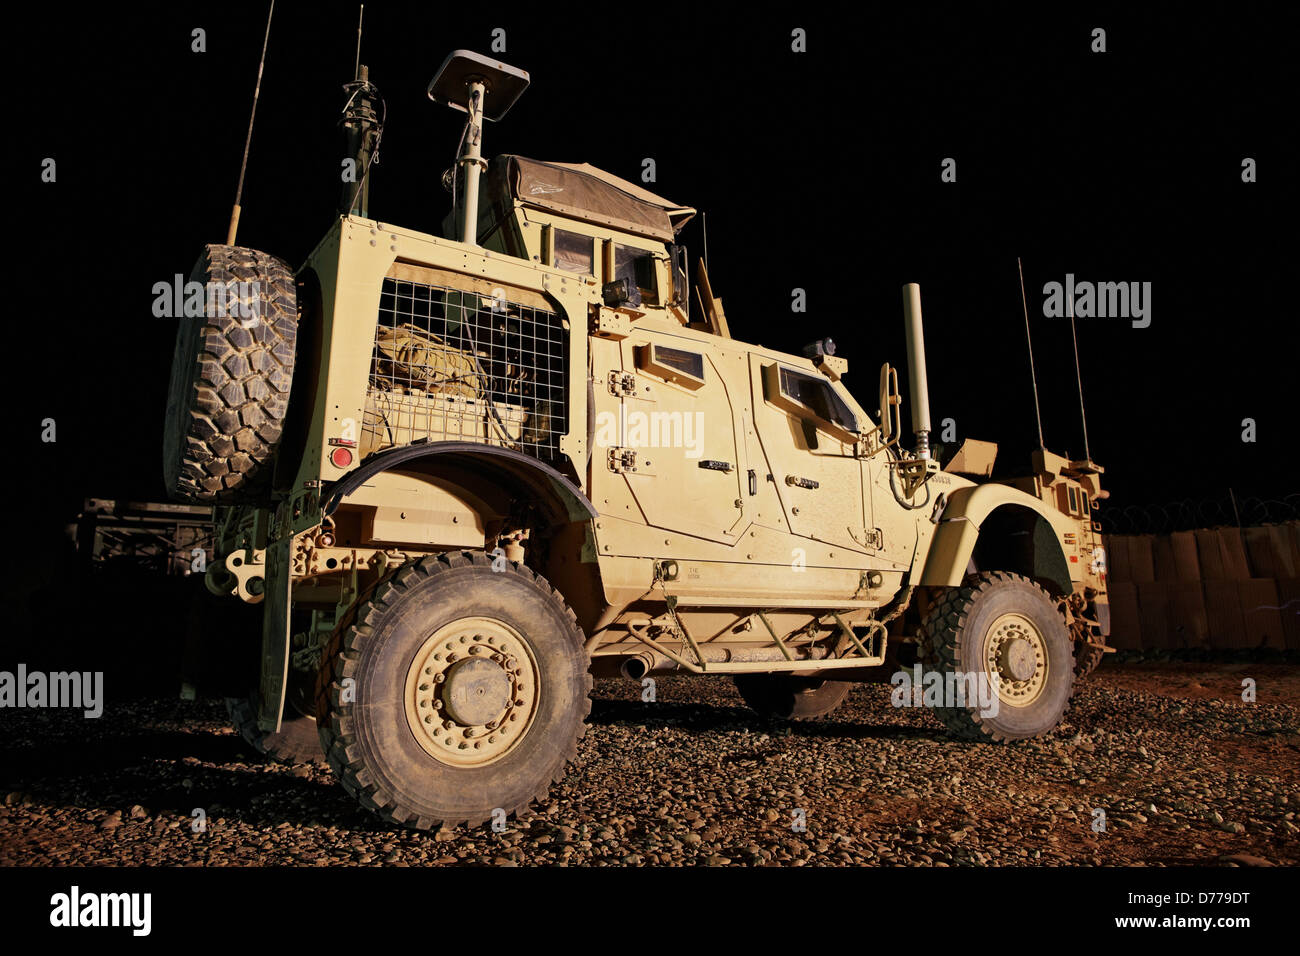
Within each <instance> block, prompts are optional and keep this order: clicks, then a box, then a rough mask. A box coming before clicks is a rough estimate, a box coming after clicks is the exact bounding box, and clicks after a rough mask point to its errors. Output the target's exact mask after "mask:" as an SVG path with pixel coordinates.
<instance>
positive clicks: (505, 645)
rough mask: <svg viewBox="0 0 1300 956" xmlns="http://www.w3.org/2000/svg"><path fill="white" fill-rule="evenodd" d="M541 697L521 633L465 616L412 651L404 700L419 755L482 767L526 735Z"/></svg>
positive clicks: (493, 620) (534, 663)
mask: <svg viewBox="0 0 1300 956" xmlns="http://www.w3.org/2000/svg"><path fill="white" fill-rule="evenodd" d="M493 668H495V671H494V670H493ZM502 690H504V693H502V694H501V700H500V704H501V706H500V707H499V708H497V707H496V706H495V704H496V703H497V699H496V695H497V694H498V693H499V692H500V691H502ZM540 696H541V676H540V673H539V671H538V668H537V661H536V659H535V658H534V656H533V652H532V648H530V647H529V646H528V642H527V641H526V640H524V638H523V636H522V635H521V634H520V633H519V632H518V631H516V630H515V629H514V628H512V627H511V626H510V625H508V624H506V623H505V622H504V621H500V620H497V619H496V618H488V617H467V618H461V619H460V620H457V621H452V622H451V623H450V624H445V625H443V626H442V627H440V628H438V630H436V631H435V632H434V633H433V634H431V635H430V636H429V637H428V639H426V640H425V642H424V643H423V644H422V645H421V646H420V649H419V650H418V651H416V653H415V656H414V658H412V660H411V665H410V667H409V668H408V669H407V673H406V687H405V692H404V694H403V701H404V703H405V709H406V722H407V725H408V726H409V727H410V730H411V734H412V736H414V737H415V740H416V742H417V743H418V744H419V745H420V747H421V749H423V750H424V752H425V753H427V754H428V755H429V756H431V757H433V758H434V759H435V760H437V761H438V762H439V763H443V764H446V765H448V766H451V767H485V766H487V765H488V764H491V763H495V762H496V761H498V760H500V759H501V758H502V757H504V756H505V755H506V754H508V753H509V752H510V751H511V750H513V749H514V748H515V747H516V746H518V744H519V742H520V741H522V740H523V739H524V737H526V736H527V735H528V731H529V730H530V729H531V728H532V725H533V720H534V718H535V717H536V716H537V704H538V700H539V698H540Z"/></svg>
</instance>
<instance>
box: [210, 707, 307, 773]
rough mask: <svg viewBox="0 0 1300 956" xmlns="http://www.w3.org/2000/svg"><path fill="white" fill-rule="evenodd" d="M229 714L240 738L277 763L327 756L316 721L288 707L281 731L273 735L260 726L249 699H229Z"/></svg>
mask: <svg viewBox="0 0 1300 956" xmlns="http://www.w3.org/2000/svg"><path fill="white" fill-rule="evenodd" d="M226 713H227V714H229V715H230V722H231V724H233V725H234V728H235V729H236V730H237V731H239V736H241V737H243V738H244V741H245V742H246V743H247V744H248V745H249V746H250V747H252V748H253V749H254V750H256V751H257V752H258V753H259V754H262V755H263V756H265V757H269V758H271V759H272V760H274V761H276V762H277V763H286V764H296V763H310V762H311V761H313V760H321V759H323V758H324V756H325V754H324V752H323V751H322V750H321V746H320V735H319V734H318V733H317V732H316V721H315V719H313V718H311V717H304V716H303V715H302V714H300V713H298V712H297V711H295V710H294V709H293V708H292V707H290V706H288V705H287V704H286V705H285V708H284V714H283V716H282V717H281V719H280V729H279V730H278V731H276V732H274V733H270V732H268V731H265V730H262V729H261V728H259V727H258V726H257V709H256V708H255V707H254V706H253V702H252V700H251V699H250V698H248V697H227V698H226Z"/></svg>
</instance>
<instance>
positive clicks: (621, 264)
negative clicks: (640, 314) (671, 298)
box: [557, 244, 659, 305]
mask: <svg viewBox="0 0 1300 956" xmlns="http://www.w3.org/2000/svg"><path fill="white" fill-rule="evenodd" d="M557 255H558V253H557ZM619 279H627V280H628V281H629V284H633V283H634V284H635V285H636V287H637V288H638V289H640V290H641V301H642V302H644V303H646V304H647V305H658V304H659V290H658V288H656V282H655V256H654V253H653V252H648V251H647V250H645V249H633V248H631V247H630V246H620V245H617V244H616V245H615V246H614V280H613V281H615V282H617V281H618V280H619Z"/></svg>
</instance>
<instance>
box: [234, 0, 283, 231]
mask: <svg viewBox="0 0 1300 956" xmlns="http://www.w3.org/2000/svg"><path fill="white" fill-rule="evenodd" d="M274 13H275V0H271V9H270V10H268V11H267V14H266V36H264V37H263V38H262V59H260V60H259V61H258V63H257V84H256V85H255V86H254V87H253V111H252V112H251V113H249V114H248V137H247V138H246V139H245V140H244V161H243V162H241V163H240V164H239V185H238V186H236V187H235V205H234V207H233V208H232V209H231V210H230V226H229V228H227V230H226V245H228V246H233V245H234V244H235V234H236V233H238V232H239V212H240V207H239V204H240V202H241V201H242V200H243V198H244V170H246V169H247V168H248V148H249V146H251V145H252V143H253V120H254V119H255V118H256V117H257V97H258V95H259V94H260V93H261V92H262V67H264V66H265V65H266V44H267V42H268V41H269V40H270V39H271V16H272V15H273V14H274Z"/></svg>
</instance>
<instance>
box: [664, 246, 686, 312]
mask: <svg viewBox="0 0 1300 956" xmlns="http://www.w3.org/2000/svg"><path fill="white" fill-rule="evenodd" d="M668 268H669V271H670V274H671V281H672V296H671V298H670V299H669V300H668V304H669V305H671V306H675V307H677V308H679V309H682V310H683V311H685V310H686V309H688V308H689V307H690V298H689V297H688V295H687V289H686V247H685V246H679V245H671V246H669V247H668Z"/></svg>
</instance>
